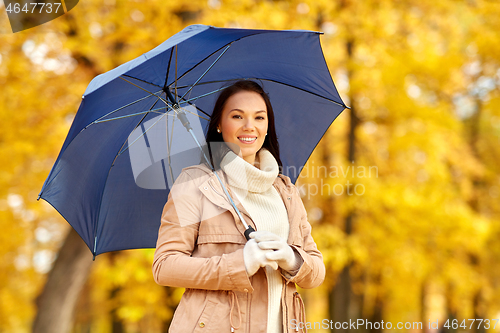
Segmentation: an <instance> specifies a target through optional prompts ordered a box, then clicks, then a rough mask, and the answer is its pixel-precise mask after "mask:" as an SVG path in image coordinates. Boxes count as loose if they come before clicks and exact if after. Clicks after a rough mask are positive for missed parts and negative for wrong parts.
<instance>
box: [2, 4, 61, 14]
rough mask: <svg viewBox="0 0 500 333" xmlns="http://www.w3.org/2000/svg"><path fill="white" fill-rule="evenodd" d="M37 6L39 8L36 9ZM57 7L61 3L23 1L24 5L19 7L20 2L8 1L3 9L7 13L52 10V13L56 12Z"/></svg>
mask: <svg viewBox="0 0 500 333" xmlns="http://www.w3.org/2000/svg"><path fill="white" fill-rule="evenodd" d="M37 7H40V9H38V8H37ZM59 7H61V3H60V2H59V3H50V2H48V3H44V2H38V3H37V2H31V3H29V4H28V3H25V4H24V6H22V7H21V4H20V3H9V5H8V6H7V8H5V10H6V11H7V13H9V14H10V13H15V14H18V13H20V12H25V13H33V14H36V13H39V14H41V13H43V12H45V13H49V14H50V13H52V11H53V12H54V13H57V12H58V11H59Z"/></svg>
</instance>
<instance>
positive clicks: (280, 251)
mask: <svg viewBox="0 0 500 333" xmlns="http://www.w3.org/2000/svg"><path fill="white" fill-rule="evenodd" d="M250 238H252V239H253V240H255V241H256V242H257V244H258V246H259V248H260V249H262V250H268V251H267V252H266V258H267V259H268V260H273V261H276V262H277V263H278V265H279V266H280V267H281V268H282V269H284V270H285V271H289V272H290V271H293V270H295V269H297V268H298V267H296V266H298V265H299V260H298V259H297V256H296V255H295V252H294V251H293V249H292V248H291V247H290V245H288V244H287V243H286V241H285V240H284V239H283V238H281V237H279V236H278V235H276V234H273V233H272V232H269V231H255V232H252V233H251V234H250ZM269 250H272V251H269Z"/></svg>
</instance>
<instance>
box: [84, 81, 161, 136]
mask: <svg viewBox="0 0 500 333" xmlns="http://www.w3.org/2000/svg"><path fill="white" fill-rule="evenodd" d="M159 92H161V90H159V91H157V92H155V93H154V94H152V95H153V96H155V97H156V94H157V93H159ZM149 97H151V96H145V97H142V98H139V99H138V100H137V101H133V102H130V103H128V104H127V105H124V106H121V107H119V108H118V109H116V110H113V111H111V112H108V113H107V114H105V115H104V116H101V117H100V118H98V119H96V120H94V121H93V122H91V123H90V124H88V125H87V126H85V128H87V127H89V126H90V125H92V124H94V123H96V122H99V121H100V120H101V119H102V118H104V117H107V116H109V115H110V114H112V113H115V112H118V111H120V110H123V109H124V108H126V107H128V106H131V105H134V104H135V103H139V102H140V101H143V100H145V99H146V98H149ZM85 128H84V129H85Z"/></svg>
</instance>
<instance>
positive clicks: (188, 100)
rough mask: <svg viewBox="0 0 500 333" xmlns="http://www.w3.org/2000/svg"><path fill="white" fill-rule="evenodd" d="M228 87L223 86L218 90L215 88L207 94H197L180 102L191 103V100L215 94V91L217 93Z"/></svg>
mask: <svg viewBox="0 0 500 333" xmlns="http://www.w3.org/2000/svg"><path fill="white" fill-rule="evenodd" d="M226 88H227V87H222V88H220V89H217V90H214V91H212V92H209V93H206V94H203V95H200V96H197V97H194V98H191V99H186V100H184V101H183V102H180V103H188V104H189V103H190V102H191V101H195V100H197V99H198V98H202V97H206V96H209V95H212V94H215V93H217V92H219V91H221V90H224V89H226ZM180 103H179V104H180Z"/></svg>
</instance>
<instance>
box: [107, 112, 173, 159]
mask: <svg viewBox="0 0 500 333" xmlns="http://www.w3.org/2000/svg"><path fill="white" fill-rule="evenodd" d="M167 114H168V113H166V112H165V113H164V114H163V115H161V116H159V117H158V120H156V121H155V122H154V123H153V125H151V126H149V128H148V129H147V130H145V131H144V132H142V133H141V135H140V136H139V137H138V138H137V139H135V140H134V141H133V142H132V143H131V144H129V145H128V146H127V148H125V150H123V151H121V152H119V153H118V156H120V155H121V154H123V153H124V152H126V151H127V149H129V148H130V147H131V146H132V145H133V144H134V143H135V142H136V141H137V140H139V139H140V138H141V137H143V136H144V135H145V134H146V133H147V132H148V131H149V130H150V129H151V128H153V126H154V125H156V124H157V123H158V122H159V121H160V120H161V119H162V118H163V117H165V115H167ZM118 156H117V157H118Z"/></svg>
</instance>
